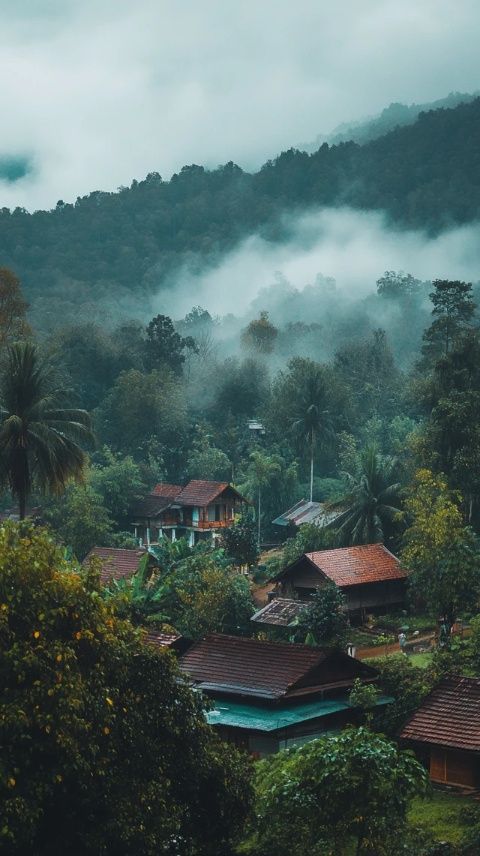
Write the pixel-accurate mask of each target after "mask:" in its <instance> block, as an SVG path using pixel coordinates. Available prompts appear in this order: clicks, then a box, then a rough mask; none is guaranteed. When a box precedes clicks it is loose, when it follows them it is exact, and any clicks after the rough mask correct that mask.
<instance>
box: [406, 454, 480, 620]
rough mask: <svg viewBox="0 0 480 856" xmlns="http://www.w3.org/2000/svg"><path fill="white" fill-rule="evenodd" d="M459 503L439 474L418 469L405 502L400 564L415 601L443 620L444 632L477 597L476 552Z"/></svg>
mask: <svg viewBox="0 0 480 856" xmlns="http://www.w3.org/2000/svg"><path fill="white" fill-rule="evenodd" d="M461 501H462V498H461V496H460V494H459V493H458V492H457V491H451V490H449V488H448V485H447V481H446V479H445V477H444V476H442V475H434V474H433V473H432V472H431V471H430V470H426V469H422V470H418V472H417V473H416V475H415V479H414V481H413V484H412V486H411V488H410V490H409V492H408V496H407V499H406V501H405V514H406V516H407V521H408V524H409V525H408V528H407V529H406V531H405V533H404V536H403V548H402V552H401V559H402V564H403V565H404V567H405V568H407V569H408V570H409V571H410V575H409V585H410V588H411V590H412V593H413V595H414V596H415V597H417V598H419V599H421V600H422V601H424V603H425V604H426V605H427V608H428V609H430V610H432V612H433V613H434V614H435V613H436V614H437V615H441V616H442V618H443V620H444V623H445V624H446V626H447V629H448V631H449V630H450V628H451V627H452V626H453V624H454V622H455V618H456V617H457V616H458V614H459V611H460V610H462V609H469V610H471V609H472V607H473V606H474V604H475V603H477V602H478V598H479V595H480V553H479V550H478V545H477V540H476V538H475V536H474V534H473V532H472V530H471V529H469V528H468V527H466V526H465V525H464V521H463V517H462V513H461V508H460V506H461Z"/></svg>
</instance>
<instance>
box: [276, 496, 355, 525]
mask: <svg viewBox="0 0 480 856" xmlns="http://www.w3.org/2000/svg"><path fill="white" fill-rule="evenodd" d="M340 514H341V512H340V511H327V508H326V506H325V503H323V502H310V501H309V500H307V499H301V500H300V501H299V502H297V503H296V504H295V505H293V506H292V508H289V509H288V511H285V512H284V513H283V514H280V516H279V517H277V518H276V519H275V520H273V521H272V522H273V523H275V524H276V525H277V526H288V525H289V524H293V525H294V526H301V525H302V523H316V524H317V525H318V526H327V524H328V523H332V521H333V520H336V518H337V517H339V515H340Z"/></svg>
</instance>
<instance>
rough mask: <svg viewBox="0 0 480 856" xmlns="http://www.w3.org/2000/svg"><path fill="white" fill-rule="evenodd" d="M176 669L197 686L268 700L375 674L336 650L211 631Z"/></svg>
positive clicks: (317, 689)
mask: <svg viewBox="0 0 480 856" xmlns="http://www.w3.org/2000/svg"><path fill="white" fill-rule="evenodd" d="M180 668H181V669H182V671H184V672H186V673H187V675H188V676H189V677H190V678H191V680H192V681H194V682H195V683H196V684H197V685H198V686H199V687H200V688H201V689H205V690H210V691H212V692H215V691H217V692H220V693H226V694H229V695H242V696H256V697H258V698H265V699H272V700H274V699H280V698H283V697H293V696H297V695H308V694H312V693H314V692H318V691H319V690H320V688H321V687H322V686H323V687H326V686H327V685H328V686H336V685H340V684H341V685H342V686H343V685H350V686H351V684H352V683H353V679H354V677H356V676H358V675H359V674H360V672H361V673H362V675H364V676H366V677H367V678H369V679H372V676H375V675H376V672H375V670H374V669H371V668H370V667H366V666H365V664H363V663H359V662H358V661H356V660H353V658H351V657H348V656H347V655H346V654H342V653H341V652H330V651H325V650H323V649H322V648H311V647H309V646H308V645H294V644H290V643H280V642H263V641H259V640H258V639H248V638H245V637H242V636H223V635H220V634H216V633H212V634H211V635H209V636H207V637H206V638H205V639H203V640H201V641H200V642H196V643H195V644H194V645H192V647H191V648H190V649H189V651H187V653H186V654H184V656H183V657H182V658H181V660H180ZM322 669H323V674H322ZM352 673H355V674H354V676H353V677H352Z"/></svg>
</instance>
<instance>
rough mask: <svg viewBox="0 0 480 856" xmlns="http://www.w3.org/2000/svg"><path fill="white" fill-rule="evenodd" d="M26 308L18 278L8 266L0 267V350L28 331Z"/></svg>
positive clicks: (26, 304)
mask: <svg viewBox="0 0 480 856" xmlns="http://www.w3.org/2000/svg"><path fill="white" fill-rule="evenodd" d="M27 309H28V303H27V301H26V300H25V299H24V297H23V294H22V289H21V287H20V280H19V279H18V277H16V276H15V274H14V273H12V271H11V270H8V268H4V267H0V350H3V349H4V348H5V346H6V345H8V344H9V343H11V342H13V341H14V340H15V339H22V338H23V337H24V336H26V335H28V334H29V333H30V327H29V325H28V323H27V320H26V313H27Z"/></svg>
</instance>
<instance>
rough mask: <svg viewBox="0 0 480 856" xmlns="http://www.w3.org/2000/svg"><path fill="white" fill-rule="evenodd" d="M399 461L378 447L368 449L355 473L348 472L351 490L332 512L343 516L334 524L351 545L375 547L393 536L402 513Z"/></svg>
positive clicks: (349, 488) (340, 534) (348, 490)
mask: <svg viewBox="0 0 480 856" xmlns="http://www.w3.org/2000/svg"><path fill="white" fill-rule="evenodd" d="M396 469H397V462H396V460H395V458H391V457H388V456H386V455H381V454H380V453H379V452H378V450H377V447H376V446H375V445H371V446H367V448H366V449H365V450H364V451H363V453H362V454H361V456H360V462H359V467H358V469H357V470H356V471H355V472H354V473H345V480H346V486H347V490H346V492H345V494H344V495H343V496H342V497H341V498H340V499H339V500H337V501H336V502H334V503H331V505H330V507H331V508H332V510H338V511H339V512H340V514H339V516H338V517H337V518H336V519H335V520H334V521H333V522H332V524H331V526H332V528H334V529H336V530H337V532H338V533H339V536H340V538H341V540H342V541H344V542H346V543H347V544H373V543H375V542H377V541H383V540H384V539H385V538H386V537H387V536H388V535H390V534H392V531H393V529H394V526H395V519H396V518H397V516H398V515H399V514H400V511H401V503H400V490H401V485H400V483H399V482H398V481H397V480H396V478H395V476H396Z"/></svg>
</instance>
